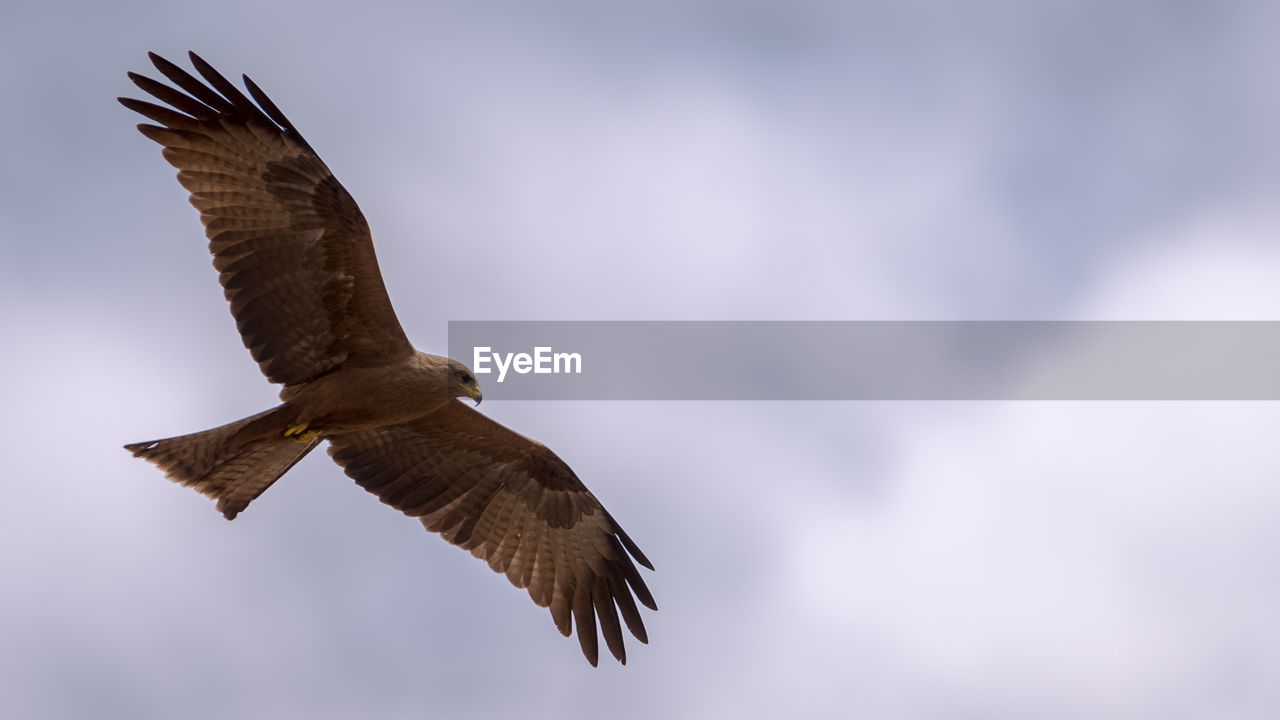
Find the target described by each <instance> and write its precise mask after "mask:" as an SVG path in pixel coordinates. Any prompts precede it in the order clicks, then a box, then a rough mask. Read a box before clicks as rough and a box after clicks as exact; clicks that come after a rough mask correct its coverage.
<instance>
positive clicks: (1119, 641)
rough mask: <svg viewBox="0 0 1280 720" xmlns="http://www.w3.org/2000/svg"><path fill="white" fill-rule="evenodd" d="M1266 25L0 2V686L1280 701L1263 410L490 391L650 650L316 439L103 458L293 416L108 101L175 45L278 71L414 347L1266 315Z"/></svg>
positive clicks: (810, 707)
mask: <svg viewBox="0 0 1280 720" xmlns="http://www.w3.org/2000/svg"><path fill="white" fill-rule="evenodd" d="M1277 23H1280V12H1277V9H1276V6H1275V5H1274V4H1272V3H1263V2H1259V3H1252V2H1238V3H1230V4H1226V3H1214V2H1181V3H1167V2H1165V3H1158V2H1145V1H1143V0H1134V1H1132V2H1121V3H1117V2H1092V1H1086V2H1079V1H1074V2H1057V1H1044V2H1031V3H1026V2H997V1H992V2H973V3H965V4H963V7H960V6H959V5H958V4H956V3H941V2H938V3H933V2H907V3H896V4H892V5H890V4H888V3H861V2H845V3H836V2H830V3H828V2H817V1H814V2H763V1H761V0H755V1H747V0H744V1H742V2H728V1H723V2H713V1H711V0H705V1H700V2H699V1H694V2H690V1H687V0H685V1H681V2H666V1H661V2H649V3H631V4H628V5H625V6H622V5H620V4H607V5H606V4H601V3H590V2H550V3H518V2H497V3H461V2H452V3H440V2H405V3H382V2H374V1H370V2H362V3H356V4H351V3H302V2H293V3H278V4H277V3H259V2H252V3H250V2H239V1H238V0H230V1H228V2H220V3H212V4H210V3H205V4H200V5H198V6H193V7H186V8H183V7H181V6H179V5H177V4H169V3H162V2H132V3H115V4H106V3H68V2H56V1H55V2H48V3H41V4H35V3H9V4H7V5H5V6H4V8H3V9H0V59H2V60H3V62H0V88H2V89H3V92H4V98H5V99H4V102H3V103H0V135H2V136H3V137H4V139H5V140H4V142H5V153H4V161H3V164H2V165H0V308H3V310H0V323H3V329H4V331H5V337H6V338H7V340H6V344H5V352H4V353H3V358H2V359H0V371H2V373H3V377H4V378H5V379H4V381H3V382H4V385H3V389H4V396H5V401H6V402H5V406H6V409H7V412H6V413H5V414H4V417H3V419H2V420H0V430H3V438H4V447H5V450H6V460H7V462H6V472H5V477H4V480H3V482H4V488H5V491H6V492H5V499H6V504H7V510H8V511H7V512H6V513H5V520H4V522H2V523H0V577H3V583H2V584H0V648H3V651H2V652H0V707H4V708H6V710H7V712H8V713H9V714H10V715H11V716H12V717H46V718H84V717H94V718H115V717H120V718H150V717H156V718H171V717H184V718H224V717H279V718H288V717H314V718H346V717H366V718H420V717H432V716H436V717H450V718H468V717H495V716H516V717H523V716H531V717H559V718H563V717H578V716H588V715H590V716H593V717H599V716H602V715H603V716H608V717H618V718H630V717H637V718H638V717H707V716H710V714H711V713H716V714H717V715H718V716H726V717H727V716H730V715H729V714H730V713H731V714H732V716H738V717H747V718H750V717H777V716H779V715H786V716H801V715H803V716H806V717H852V716H857V717H865V718H939V717H942V718H951V717H955V718H959V717H983V718H1025V717H1041V718H1059V717H1060V718H1079V717H1095V718H1145V717H1152V718H1154V717H1159V718H1182V717H1186V718H1192V717H1210V716H1211V717H1218V718H1266V717H1275V716H1276V714H1277V713H1280V683H1278V682H1276V678H1277V676H1278V675H1280V624H1278V623H1277V622H1276V619H1275V617H1276V613H1275V608H1276V607H1280V522H1277V520H1278V519H1280V454H1278V453H1277V449H1276V442H1275V440H1274V438H1275V436H1276V432H1277V430H1278V429H1280V407H1277V406H1276V405H1274V404H1270V403H1212V402H1200V403H1034V402H1022V403H1009V402H1006V403H1000V402H986V403H981V402H973V403H941V402H939V403H928V402H912V403H907V402H900V403H894V402H881V403H844V402H839V403H837V402H828V403H823V402H810V403H787V402H772V403H745V402H722V403H698V402H643V403H641V402H633V403H621V402H619V403H604V402H545V403H535V402H524V403H522V402H507V403H499V402H492V403H486V404H485V406H484V409H485V410H486V411H487V412H488V413H490V414H491V415H492V416H493V417H496V418H498V419H499V420H501V421H503V422H505V423H507V424H509V425H512V426H514V427H516V428H518V429H519V430H521V431H522V432H525V433H527V434H529V435H531V436H533V437H536V438H538V439H540V440H542V441H543V442H545V443H547V444H548V445H550V446H551V447H553V448H554V449H555V450H556V451H557V452H558V453H559V454H560V455H561V456H562V457H564V458H565V459H566V460H567V461H568V462H569V463H570V464H571V465H572V466H573V467H574V468H575V470H576V471H577V473H578V474H579V475H580V476H581V477H582V478H583V479H584V481H585V482H586V483H587V484H588V485H589V486H590V487H591V488H592V489H593V490H594V491H595V492H596V494H597V495H598V496H599V497H600V498H601V499H602V500H603V501H604V502H605V503H606V504H607V505H608V507H609V508H610V509H611V511H612V512H613V514H614V515H615V516H616V517H617V518H618V520H619V521H620V522H621V523H622V524H623V525H624V526H625V527H626V528H627V530H628V531H629V533H630V534H631V535H632V536H633V537H634V538H635V539H636V540H637V542H638V543H639V544H640V546H641V547H642V548H643V549H644V550H645V552H646V553H647V554H648V555H649V557H650V558H652V559H653V561H654V563H655V565H656V566H657V568H658V569H657V572H656V573H653V574H650V575H648V576H647V580H648V582H649V584H650V587H651V588H652V589H653V590H654V593H655V595H656V596H657V599H658V603H659V606H660V607H661V611H660V612H658V613H655V614H649V615H648V616H647V617H646V623H647V624H648V626H649V634H650V638H651V644H650V645H649V646H640V645H639V644H638V643H633V644H632V647H631V651H630V653H629V655H630V664H629V665H628V666H627V667H625V668H624V667H619V666H617V665H616V664H611V663H610V662H608V661H606V662H602V664H601V667H600V668H599V669H592V668H591V667H589V666H588V665H587V664H586V663H585V662H584V661H583V659H582V657H581V655H580V654H579V651H578V648H577V644H576V642H574V641H571V640H565V639H563V638H561V637H560V636H559V634H558V633H556V631H555V628H554V626H553V624H552V622H551V620H550V618H549V617H548V615H547V613H546V611H545V610H542V609H539V608H537V607H535V606H533V605H532V603H530V602H529V600H528V597H527V596H526V595H525V594H524V593H523V592H521V591H517V590H514V589H512V588H511V587H509V586H508V585H507V582H506V580H505V579H504V578H502V577H500V576H498V575H495V574H493V573H491V572H490V571H489V570H488V569H487V568H486V567H485V566H484V565H483V564H482V563H479V562H477V561H475V560H474V559H472V558H471V557H470V556H469V555H468V554H467V553H464V552H462V551H459V550H457V549H455V548H451V547H449V546H448V545H447V544H446V543H444V542H442V541H440V540H439V539H438V538H435V537H432V536H431V535H429V534H427V533H425V532H423V531H422V528H421V526H420V525H419V524H418V523H417V522H415V521H412V520H409V519H406V518H404V517H402V516H399V515H398V514H397V513H395V512H394V511H391V510H390V509H388V508H386V507H384V506H382V505H381V504H380V503H378V502H377V501H376V499H375V498H373V497H372V496H369V495H368V494H367V493H365V492H364V491H362V490H360V489H359V488H358V487H356V486H355V485H354V483H352V482H350V481H349V480H347V479H346V478H345V477H344V476H343V475H342V473H341V472H340V471H339V470H338V469H337V468H336V467H335V466H334V465H333V464H332V462H330V461H329V460H328V458H327V457H326V456H325V455H323V454H320V453H317V454H314V455H313V456H312V457H309V458H308V459H307V460H306V461H304V462H303V463H302V464H301V465H299V466H298V467H297V468H295V469H294V470H293V471H291V472H290V473H289V474H288V475H287V476H286V477H285V478H284V479H283V480H282V481H281V482H280V483H278V484H277V485H276V486H274V487H272V488H271V490H270V491H269V492H267V493H266V494H265V495H264V496H263V497H262V498H261V499H259V500H257V501H256V502H255V503H254V504H253V506H252V507H250V509H249V510H248V511H247V512H245V513H244V514H243V515H241V516H240V517H239V518H238V519H237V520H236V521H235V522H234V523H228V522H226V521H225V520H223V519H222V518H221V517H220V516H219V515H218V514H217V513H216V512H215V511H214V509H213V506H212V503H210V502H209V501H208V500H206V499H205V498H203V497H201V496H199V495H197V494H196V493H193V492H191V491H190V490H187V489H185V488H181V487H177V486H175V485H172V484H170V483H168V482H166V481H164V479H163V478H162V477H161V475H160V474H159V473H158V472H157V471H156V470H155V469H154V468H152V467H150V466H148V465H145V464H144V463H141V462H139V461H137V460H134V459H132V458H130V457H129V456H128V454H127V453H125V452H124V451H123V450H121V449H120V445H121V444H123V443H125V442H131V441H138V440H144V439H148V438H153V437H158V436H165V435H171V434H178V433H182V432H189V431H194V430H198V429H202V428H206V427H211V426H214V425H218V424H222V423H224V422H228V421H230V420H233V419H236V418H239V417H242V416H245V415H248V414H251V413H253V412H256V411H258V410H260V409H263V408H265V407H267V406H269V405H270V404H272V403H273V402H274V401H275V397H274V390H273V388H272V387H271V386H270V385H268V384H267V383H266V382H265V381H264V380H263V379H262V378H261V376H260V375H259V373H258V371H257V368H256V367H255V365H254V363H253V362H252V361H251V360H250V358H249V356H248V354H247V353H246V352H245V351H244V349H243V347H242V346H241V345H240V342H239V338H238V336H237V335H236V332H235V326H234V323H233V322H232V320H231V318H230V315H229V313H228V312H227V310H226V307H225V303H224V301H223V300H222V297H221V292H220V291H219V289H218V287H217V283H216V280H215V274H214V272H213V270H212V269H211V268H210V266H209V260H208V257H207V254H206V253H205V250H204V241H203V237H202V233H201V231H200V229H199V226H198V223H197V221H196V214H195V212H194V211H193V210H192V209H191V208H190V207H189V206H188V205H187V204H186V202H185V193H184V192H183V191H182V190H181V189H180V188H179V186H178V185H177V183H176V182H175V181H174V179H173V174H174V171H173V170H172V169H171V168H170V167H169V166H168V165H167V164H166V163H164V161H163V160H162V159H161V157H160V155H159V152H158V149H157V147H156V146H155V145H154V144H153V143H151V142H150V141H148V140H146V139H145V138H143V137H142V136H140V135H139V134H138V133H136V132H135V131H134V130H133V129H132V127H133V124H134V123H135V122H136V120H135V118H133V117H131V116H130V113H129V112H127V111H125V110H124V109H123V108H121V107H120V106H119V105H118V104H116V102H115V100H114V98H115V97H116V96H117V95H123V94H133V93H135V91H134V89H133V87H132V85H131V84H129V82H128V81H127V79H126V78H125V72H126V71H127V70H146V69H148V68H147V63H146V56H145V53H146V51H147V50H155V51H157V52H160V53H161V54H164V55H167V56H169V57H171V58H173V59H175V60H178V59H181V56H182V54H183V53H185V51H186V50H188V49H194V50H196V51H198V52H200V53H201V54H202V55H203V56H204V57H205V58H206V59H208V60H209V61H210V62H212V63H213V64H214V65H215V66H216V67H218V68H219V69H221V70H222V71H223V72H224V74H227V75H228V76H231V77H235V76H237V75H238V74H239V73H241V72H247V73H249V74H250V75H252V76H253V78H254V79H255V80H256V81H257V82H258V83H259V84H260V85H262V86H263V88H264V89H266V90H267V92H268V93H270V94H271V96H272V97H273V99H274V100H275V101H276V102H277V103H278V104H279V105H280V106H281V107H282V108H283V109H284V110H285V112H287V113H288V114H289V116H290V117H291V118H292V119H293V120H294V122H295V123H296V124H297V125H298V126H299V127H300V129H301V130H302V132H303V133H304V134H305V135H306V136H307V138H308V139H309V140H310V142H311V143H312V144H313V145H314V146H315V147H316V148H317V149H318V150H319V152H320V153H321V154H322V155H323V157H324V158H325V160H326V162H327V163H328V165H329V166H330V167H331V168H332V169H333V170H334V171H335V172H336V173H337V174H338V176H339V177H340V178H341V179H342V181H343V183H344V184H345V185H346V187H347V188H348V189H349V190H350V191H351V192H352V194H353V195H354V196H355V197H356V199H357V200H358V201H359V202H360V204H361V206H362V208H363V209H364V212H365V214H366V215H367V216H368V217H369V219H370V223H371V225H372V227H373V231H374V236H375V238H376V241H377V244H378V250H379V254H380V257H381V260H382V263H383V273H384V275H385V276H386V280H387V285H388V287H389V289H390V292H391V295H392V298H393V301H394V302H395V305H396V307H397V309H398V310H399V312H400V314H401V317H402V320H403V323H404V325H405V327H406V329H407V331H408V332H409V334H410V335H411V337H412V338H413V339H414V341H415V342H416V344H417V345H418V346H419V347H420V348H423V349H426V350H437V351H443V349H444V346H445V342H446V329H447V327H446V322H447V321H448V320H511V319H540V320H578V319H591V320H612V319H632V320H635V319H640V320H655V319H657V320H665V319H671V320H685V319H687V320H720V319H736V320H744V319H752V320H754V319H765V320H802V319H803V320H814V319H818V320H842V319H875V320H892V319H929V320H952V319H983V320H999V319H1080V320H1085V319H1090V320H1093V319H1280V317H1278V316H1280V287H1278V285H1277V283H1276V280H1275V279H1276V277H1277V276H1278V275H1280V211H1277V210H1276V209H1275V208H1276V203H1275V200H1274V198H1275V197H1276V196H1277V192H1278V191H1280V134H1277V132H1276V130H1275V129H1276V128H1277V127H1280V90H1277V85H1276V70H1277V68H1280V48H1278V47H1277V46H1276V44H1275V42H1274V36H1275V33H1274V28H1275V27H1277ZM768 351H770V352H777V353H779V354H784V355H785V353H786V352H787V348H785V347H779V348H775V349H769V350H768ZM698 371H699V372H716V369H715V368H700V369H699V370H698ZM812 382H813V383H817V384H820V383H821V382H822V378H813V379H812Z"/></svg>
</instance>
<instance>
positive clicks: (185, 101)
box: [120, 53, 413, 385]
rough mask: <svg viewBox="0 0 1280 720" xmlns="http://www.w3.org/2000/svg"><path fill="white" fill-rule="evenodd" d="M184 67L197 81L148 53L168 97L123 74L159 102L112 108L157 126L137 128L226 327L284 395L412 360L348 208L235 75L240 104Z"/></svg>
mask: <svg viewBox="0 0 1280 720" xmlns="http://www.w3.org/2000/svg"><path fill="white" fill-rule="evenodd" d="M190 57H191V62H192V65H193V66H194V67H195V69H196V71H197V72H198V73H199V75H200V78H203V80H202V79H200V78H197V77H196V76H194V75H192V74H191V73H188V72H187V71H186V70H183V69H182V68H180V67H178V66H177V65H175V64H174V63H172V62H169V61H168V60H166V59H164V58H162V57H160V56H158V55H156V54H154V53H151V54H150V58H151V61H152V63H153V64H154V65H155V67H156V69H157V70H159V71H160V73H161V74H162V75H163V76H164V77H165V78H167V79H168V80H169V81H170V82H172V83H173V84H174V85H175V86H176V88H175V87H171V86H169V85H166V84H165V83H163V82H160V81H157V80H153V79H151V78H148V77H145V76H143V75H139V74H136V73H129V78H130V79H131V80H132V81H133V82H134V84H135V85H137V86H138V88H140V89H141V90H142V91H144V92H146V93H147V94H148V95H150V96H151V97H152V98H154V99H156V100H158V101H160V103H163V104H162V105H158V104H155V103H152V102H148V101H144V100H136V99H132V98H121V99H120V102H121V104H123V105H124V106H125V107H127V108H129V109H130V110H133V111H134V112H137V113H139V114H140V115H142V116H143V117H145V118H147V119H148V120H150V121H152V122H154V123H157V124H146V123H144V124H141V125H139V126H138V130H139V131H140V132H141V133H142V134H143V135H145V136H146V137H148V138H150V139H151V140H154V141H155V142H157V143H159V144H160V145H162V146H164V152H163V154H164V157H165V159H166V160H167V161H168V162H169V163H170V164H171V165H173V166H175V167H176V168H178V182H179V183H181V184H182V186H183V187H184V188H186V189H187V190H188V191H189V192H190V193H191V204H192V205H193V206H195V208H196V209H197V210H199V211H200V220H201V222H202V223H203V224H204V226H205V231H206V234H207V236H208V238H209V250H210V252H211V253H212V254H213V256H214V266H215V267H216V268H217V269H218V272H219V280H220V282H221V283H222V286H223V289H224V291H225V294H226V296H227V300H228V301H229V302H230V304H231V312H232V315H234V316H235V318H236V325H237V327H238V328H239V330H240V334H241V337H242V339H243V340H244V345H245V347H247V348H248V349H249V351H250V352H251V353H252V355H253V358H254V360H256V361H257V362H258V364H259V366H260V367H261V368H262V371H263V373H264V374H266V376H267V377H268V379H270V380H271V381H272V382H277V383H282V384H284V385H296V384H301V383H304V382H307V381H309V380H313V379H315V378H316V377H319V376H321V375H324V374H326V373H328V372H331V371H332V370H334V369H336V368H338V367H341V366H344V365H346V366H363V367H369V366H378V365H385V364H390V363H394V362H397V361H399V360H401V359H403V358H404V357H407V356H408V355H410V354H411V353H413V348H412V346H410V344H409V341H408V339H407V338H406V337H405V335H404V331H403V329H402V328H401V326H400V322H399V320H398V319H397V318H396V315H395V311H394V310H393V309H392V307H391V301H390V299H389V298H388V297H387V292H386V288H385V286H384V284H383V281H382V274H381V271H380V270H379V269H378V262H377V257H376V255H375V254H374V250H373V241H372V238H371V236H370V233H369V226H368V224H367V223H366V222H365V219H364V216H363V214H361V212H360V208H359V206H357V205H356V203H355V200H354V199H352V197H351V195H350V194H349V193H348V192H347V191H346V190H345V189H344V188H343V187H342V185H341V184H340V183H339V182H338V181H337V179H336V178H335V177H334V176H333V173H331V172H330V171H329V169H328V168H327V167H326V166H325V164H324V162H323V161H321V160H320V158H319V156H318V155H316V153H315V151H314V150H312V148H311V146H310V145H309V144H308V143H307V141H306V140H305V139H304V138H303V137H302V135H301V134H300V133H298V131H297V128H295V127H294V126H293V124H292V123H290V122H289V121H288V119H287V118H285V116H284V113H282V112H280V109H279V108H278V107H277V106H276V105H275V103H273V102H271V100H270V99H269V98H268V97H267V95H266V93H264V92H263V91H262V89H261V88H259V87H258V86H257V85H256V84H254V83H253V82H252V81H251V80H249V79H248V78H247V77H246V78H245V87H246V88H247V89H248V91H249V94H248V95H246V94H245V93H243V92H241V91H240V90H239V89H237V88H236V87H235V85H233V84H232V83H231V82H230V81H229V80H227V79H226V78H225V77H224V76H223V75H222V74H220V73H219V72H218V71H216V70H215V69H214V68H213V67H212V66H211V65H209V63H207V62H205V61H204V60H203V59H202V58H200V57H199V56H198V55H196V54H195V53H191V55H190ZM251 98H252V99H251ZM255 101H256V104H255ZM166 106H167V107H166Z"/></svg>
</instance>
